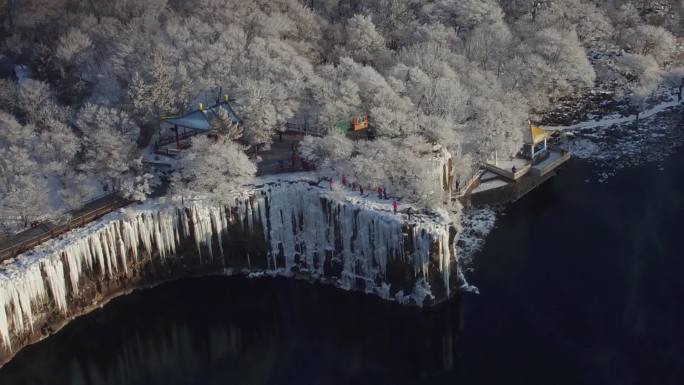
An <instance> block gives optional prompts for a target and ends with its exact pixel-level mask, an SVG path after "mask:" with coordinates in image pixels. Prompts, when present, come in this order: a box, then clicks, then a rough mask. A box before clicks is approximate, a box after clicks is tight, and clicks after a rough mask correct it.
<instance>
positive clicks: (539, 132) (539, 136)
mask: <svg viewBox="0 0 684 385" xmlns="http://www.w3.org/2000/svg"><path fill="white" fill-rule="evenodd" d="M528 124H529V126H530V131H529V133H527V135H525V144H531V145H537V144H539V143H542V142H544V141H545V140H547V139H548V138H549V137H551V131H549V130H545V129H543V128H541V127H538V126H535V125H534V124H532V122H531V121H528Z"/></svg>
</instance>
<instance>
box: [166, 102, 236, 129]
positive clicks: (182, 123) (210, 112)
mask: <svg viewBox="0 0 684 385" xmlns="http://www.w3.org/2000/svg"><path fill="white" fill-rule="evenodd" d="M220 110H224V111H226V112H227V113H228V116H229V117H230V118H231V120H232V121H233V123H234V124H238V123H242V120H241V119H240V118H239V117H238V116H237V114H236V113H235V111H234V110H233V108H232V107H231V106H230V103H228V102H225V101H224V102H220V103H217V104H215V105H213V106H211V107H208V108H204V109H201V110H195V111H191V112H189V113H187V114H185V115H181V116H167V117H163V118H162V122H164V123H168V124H171V125H174V126H179V127H185V128H190V129H192V130H197V131H209V130H210V129H211V121H212V120H213V119H214V118H216V117H217V116H218V114H219V111H220Z"/></svg>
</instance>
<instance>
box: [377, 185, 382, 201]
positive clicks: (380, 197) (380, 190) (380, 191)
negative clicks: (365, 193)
mask: <svg viewBox="0 0 684 385" xmlns="http://www.w3.org/2000/svg"><path fill="white" fill-rule="evenodd" d="M378 199H382V187H378Z"/></svg>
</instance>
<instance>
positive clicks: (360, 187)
mask: <svg viewBox="0 0 684 385" xmlns="http://www.w3.org/2000/svg"><path fill="white" fill-rule="evenodd" d="M359 194H361V195H362V196H363V186H362V185H359Z"/></svg>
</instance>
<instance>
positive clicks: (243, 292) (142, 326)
mask: <svg viewBox="0 0 684 385" xmlns="http://www.w3.org/2000/svg"><path fill="white" fill-rule="evenodd" d="M459 313H460V312H459V309H458V305H457V304H456V303H452V304H450V305H448V306H443V307H440V308H438V309H424V310H419V309H413V308H405V307H401V306H398V305H395V304H387V303H383V302H381V301H380V300H379V299H376V298H373V297H369V296H364V295H362V294H358V293H346V292H341V291H339V290H337V289H333V288H329V287H321V286H318V285H315V286H313V285H310V284H307V283H304V282H287V281H285V280H283V279H260V280H247V279H244V278H238V277H232V278H230V277H213V278H204V279H196V280H187V281H181V282H176V283H171V284H167V285H164V286H162V287H159V288H156V289H152V290H147V291H143V292H139V293H135V294H133V295H131V296H128V297H123V298H119V299H117V300H115V301H114V302H112V303H111V304H109V305H108V306H107V307H106V309H105V310H101V311H99V312H97V313H94V314H91V315H89V316H86V317H84V318H82V319H78V320H76V321H75V322H73V323H72V324H71V325H69V326H67V327H66V328H65V329H64V330H63V331H62V332H60V333H59V334H57V335H56V336H53V337H51V338H49V339H47V340H45V341H43V342H42V343H40V344H38V345H35V346H31V347H29V348H27V349H26V350H25V351H23V352H21V353H20V354H19V355H18V356H17V357H16V359H15V360H14V361H12V362H10V363H9V364H8V365H7V366H6V367H5V368H3V370H2V372H0V382H1V383H2V384H3V385H12V384H74V385H76V384H96V385H105V384H218V383H226V381H228V382H229V383H239V384H266V383H303V384H307V383H320V384H324V383H329V384H333V383H353V382H356V381H363V382H365V381H367V380H368V379H372V378H375V379H376V380H377V383H405V382H411V381H413V380H417V379H420V378H424V377H429V376H431V375H432V374H435V373H441V372H444V371H448V370H451V369H453V365H454V363H455V358H454V351H455V348H456V345H457V341H456V340H457V338H458V334H459V329H458V325H459ZM388 364H390V365H388ZM395 365H396V366H395Z"/></svg>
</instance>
